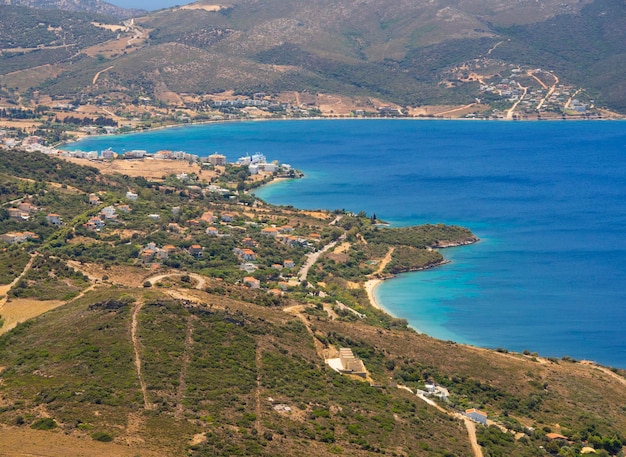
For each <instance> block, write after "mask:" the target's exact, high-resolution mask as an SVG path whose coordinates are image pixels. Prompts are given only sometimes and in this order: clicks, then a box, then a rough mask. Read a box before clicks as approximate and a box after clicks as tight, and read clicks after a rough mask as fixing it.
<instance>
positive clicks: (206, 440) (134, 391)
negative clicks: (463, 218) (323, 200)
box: [0, 151, 626, 457]
mask: <svg viewBox="0 0 626 457" xmlns="http://www.w3.org/2000/svg"><path fill="white" fill-rule="evenodd" d="M122 160H123V159H116V160H114V162H115V161H122ZM157 160H158V159H155V158H150V159H147V158H144V159H133V160H124V162H127V163H132V164H133V170H137V169H141V166H142V164H143V163H147V162H149V161H157ZM213 160H214V163H210V162H209V163H202V164H200V163H194V164H189V163H188V160H187V159H185V160H182V161H181V166H184V167H186V168H185V171H184V172H183V171H182V170H181V169H179V170H178V171H177V173H176V174H166V175H163V176H161V177H157V176H147V177H143V176H128V175H123V174H120V173H116V172H115V170H119V169H120V168H119V167H113V166H112V164H111V163H110V162H106V161H104V162H97V161H95V162H94V161H86V160H85V161H83V163H84V164H93V165H95V166H85V165H78V164H76V163H70V162H67V161H62V160H59V159H56V158H51V157H48V156H44V155H41V154H36V153H23V152H17V151H12V152H0V165H1V166H0V177H1V178H2V179H1V182H2V183H3V184H2V193H1V195H2V200H1V202H0V203H1V204H2V207H1V209H0V233H1V234H2V240H3V242H2V243H1V244H0V265H2V268H0V271H1V272H2V275H0V284H3V285H4V286H2V294H3V298H2V299H1V301H0V316H1V318H0V322H1V326H0V332H2V333H4V334H3V336H0V360H1V361H2V363H1V365H2V366H1V367H0V381H1V382H0V424H2V425H1V426H0V444H2V446H3V452H4V453H6V454H7V455H23V454H25V453H28V454H41V453H43V452H46V453H48V454H50V455H68V454H71V455H105V454H106V455H111V454H115V455H129V456H134V455H146V456H158V455H163V456H165V455H182V454H188V455H192V456H194V455H197V456H201V455H207V456H208V455H211V456H213V455H237V454H239V455H264V456H270V455H301V454H302V450H303V449H306V450H307V453H309V454H311V455H315V456H317V455H320V456H321V455H337V454H345V455H357V456H358V455H362V456H365V455H375V454H382V453H385V454H388V455H400V456H409V455H434V456H453V455H456V456H467V455H474V456H476V457H478V456H480V455H515V456H536V455H545V453H546V452H548V453H550V454H553V455H556V454H557V453H559V452H560V453H561V455H579V454H580V452H581V450H582V449H583V448H585V447H588V448H593V449H594V450H595V452H596V454H598V455H618V454H619V453H620V452H622V451H621V448H622V443H623V441H624V439H625V437H624V436H623V430H624V429H626V422H625V419H624V418H625V417H626V416H625V415H624V412H625V411H626V389H624V385H625V384H626V377H624V376H625V375H626V373H625V372H624V371H623V370H616V369H610V368H608V367H602V366H598V365H596V364H594V363H592V362H579V361H576V360H573V359H571V358H569V357H564V358H563V359H555V358H551V359H545V358H542V357H540V356H539V355H537V354H531V353H528V352H527V351H526V352H525V353H522V354H518V353H510V352H508V351H507V350H505V349H498V350H497V351H491V350H486V349H479V348H474V347H469V346H465V345H459V344H455V343H452V342H445V341H438V340H435V339H433V338H430V337H428V336H426V335H421V334H418V333H416V332H414V331H413V330H411V329H409V328H408V327H407V324H406V321H404V320H403V319H394V318H392V317H391V316H389V315H387V314H385V313H383V312H382V311H380V310H378V309H376V308H374V307H372V306H371V303H370V302H369V300H368V297H367V294H366V292H365V290H364V288H363V287H364V284H365V283H366V282H367V281H369V280H372V279H375V278H379V277H385V276H387V275H390V274H394V273H396V272H401V271H407V270H416V269H421V268H428V267H432V266H436V265H437V264H439V263H441V262H442V261H444V257H443V254H445V249H440V247H442V246H449V245H455V244H465V243H471V242H474V241H476V238H475V237H474V235H473V234H472V233H471V232H470V231H469V230H467V229H464V228H461V227H454V226H443V225H425V226H418V227H407V228H402V229H393V228H387V227H382V226H381V225H380V224H379V223H378V222H379V221H378V220H377V219H376V217H375V216H373V215H372V216H368V215H367V214H366V213H365V212H362V213H359V214H350V213H345V212H342V211H337V212H305V211H299V210H297V209H295V208H291V207H289V208H285V207H274V206H271V205H267V204H265V203H264V202H262V201H259V200H257V199H255V198H253V197H251V196H250V195H248V194H247V193H245V192H244V190H245V189H246V188H250V187H253V186H255V185H258V184H259V183H262V182H266V181H265V180H264V179H265V178H267V179H273V174H272V172H269V173H268V172H263V173H267V174H266V175H263V174H262V176H261V178H263V179H260V180H259V179H255V178H254V176H252V175H250V174H248V173H245V171H246V170H247V169H246V168H245V167H242V166H236V165H234V164H221V159H220V157H213ZM169 162H172V159H167V160H164V164H165V163H169ZM218 162H219V163H218ZM182 164H184V165H182ZM168 166H169V165H168ZM170 167H171V169H172V170H173V169H175V167H174V166H170ZM163 168H165V167H163ZM17 232H19V233H21V236H17V235H15V233H17ZM9 234H14V235H11V236H10V237H9V236H8V235H9ZM46 311H47V312H46ZM340 348H349V349H351V350H352V352H353V354H354V355H355V356H356V357H357V358H358V359H360V360H361V361H362V362H363V364H364V371H363V370H361V369H360V368H358V369H355V370H352V369H350V370H348V369H345V370H343V371H344V373H342V374H341V373H338V372H336V371H334V370H333V369H332V368H331V367H330V366H329V365H328V364H327V363H326V362H327V360H328V359H336V358H337V357H338V356H339V349H340ZM351 371H353V373H351ZM416 393H419V395H416ZM469 409H478V410H479V411H483V412H484V413H485V414H486V415H487V419H488V423H487V425H486V426H485V425H481V424H475V423H474V422H472V421H470V420H469V418H468V416H465V415H464V412H465V411H466V410H469ZM471 414H473V413H471ZM544 449H545V450H544Z"/></svg>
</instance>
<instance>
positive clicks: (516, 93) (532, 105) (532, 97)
mask: <svg viewBox="0 0 626 457" xmlns="http://www.w3.org/2000/svg"><path fill="white" fill-rule="evenodd" d="M540 71H541V70H539V69H537V70H535V72H536V73H537V72H540ZM522 72H523V71H522V70H521V69H519V68H516V69H513V70H512V72H511V76H510V77H509V78H502V79H501V80H500V81H499V82H498V83H493V84H481V85H480V90H481V91H483V92H491V93H494V94H498V95H500V96H501V97H506V98H507V99H508V100H509V101H511V102H515V101H518V100H520V98H521V97H522V96H523V94H524V89H523V88H522V86H521V85H520V84H519V82H518V81H517V80H516V78H519V76H520V74H521V73H522ZM547 91H548V89H545V88H537V89H532V90H529V91H528V93H527V94H526V95H525V96H524V97H523V100H521V101H520V107H522V108H526V109H527V110H530V109H537V108H541V111H544V110H547V109H549V108H550V107H553V108H554V109H555V110H556V111H558V110H562V111H564V112H565V111H569V112H573V113H576V114H585V113H586V112H587V111H588V109H589V108H590V107H592V105H593V103H594V102H593V100H591V101H590V102H589V103H584V102H582V101H581V100H579V99H577V98H575V97H574V96H575V95H576V94H575V93H574V89H573V88H572V87H571V86H566V85H562V84H558V85H557V86H556V87H555V88H554V90H552V92H551V93H550V96H549V97H548V98H547V99H546V100H545V101H544V97H545V94H546V92H547ZM542 101H543V103H542Z"/></svg>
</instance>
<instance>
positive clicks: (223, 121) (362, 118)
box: [52, 115, 626, 149]
mask: <svg viewBox="0 0 626 457" xmlns="http://www.w3.org/2000/svg"><path fill="white" fill-rule="evenodd" d="M284 121H289V122H291V121H301V122H306V121H446V122H454V121H462V122H466V121H467V122H470V121H471V122H572V121H574V122H579V121H585V122H603V121H616V122H620V121H626V115H625V116H622V117H619V118H604V117H603V118H600V119H556V118H555V119H477V118H464V117H418V116H410V117H409V116H397V117H368V116H359V117H347V116H344V117H324V116H315V117H282V118H250V119H219V120H203V121H198V122H187V123H180V124H170V125H160V126H158V127H150V128H147V129H135V130H131V131H130V132H124V133H114V134H104V135H84V136H82V137H81V138H72V139H69V140H66V141H63V142H61V143H58V144H56V145H53V146H52V147H55V148H57V149H62V146H64V145H68V144H73V143H78V142H80V141H82V140H85V139H90V138H106V137H110V136H111V137H113V136H124V135H134V134H140V133H149V132H156V131H159V130H165V129H172V128H180V127H191V126H196V125H211V124H228V123H237V122H284Z"/></svg>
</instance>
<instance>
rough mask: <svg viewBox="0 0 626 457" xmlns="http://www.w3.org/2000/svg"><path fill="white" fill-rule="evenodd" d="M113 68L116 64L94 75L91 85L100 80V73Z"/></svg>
mask: <svg viewBox="0 0 626 457" xmlns="http://www.w3.org/2000/svg"><path fill="white" fill-rule="evenodd" d="M112 68H115V65H111V66H110V67H107V68H105V69H104V70H100V71H99V72H98V73H96V74H95V75H94V77H93V81H91V85H92V86H93V85H95V84H96V83H97V82H98V78H99V77H100V75H101V74H102V73H104V72H105V71H109V70H111V69H112Z"/></svg>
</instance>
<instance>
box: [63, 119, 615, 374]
mask: <svg viewBox="0 0 626 457" xmlns="http://www.w3.org/2000/svg"><path fill="white" fill-rule="evenodd" d="M70 147H71V148H73V149H83V150H90V149H99V150H102V149H105V148H107V147H112V148H113V149H114V150H115V151H117V152H122V151H123V150H130V149H146V150H148V151H150V152H155V151H156V150H158V149H174V150H179V149H180V150H185V151H187V152H190V153H194V154H199V155H201V156H206V155H209V154H211V153H213V152H216V151H217V152H220V153H222V154H225V155H227V157H228V159H229V161H234V160H236V159H237V158H238V157H239V156H241V155H245V153H247V152H248V153H250V154H252V153H255V152H257V151H258V152H262V153H263V154H265V155H266V156H267V158H268V160H274V159H276V160H279V161H281V162H286V163H290V164H291V165H293V166H294V167H295V168H298V169H300V170H302V171H304V172H305V174H306V176H305V178H303V179H301V180H294V181H285V182H280V183H276V184H272V185H269V186H266V187H264V188H262V189H259V190H257V192H256V194H257V195H258V196H260V197H261V198H263V199H265V200H267V201H268V202H271V203H275V204H285V205H293V206H296V207H299V208H307V209H316V208H326V209H335V208H339V209H347V210H352V211H360V210H364V211H367V213H368V214H372V213H375V214H376V215H377V216H378V217H379V218H381V219H384V220H387V221H389V222H391V223H392V224H395V225H408V224H417V223H425V222H433V223H435V222H443V223H447V224H459V225H463V226H466V227H468V228H470V229H471V230H472V231H474V233H475V234H476V235H477V236H479V237H480V238H481V242H480V243H478V244H476V245H473V246H465V247H460V248H451V249H447V250H444V251H443V254H444V256H445V257H446V258H448V259H450V260H452V263H450V264H447V265H444V266H442V267H439V268H436V269H433V270H428V271H424V272H417V273H410V274H406V275H400V276H398V277H397V278H394V279H392V280H390V281H386V282H385V283H383V284H382V285H381V286H380V287H378V288H377V290H376V295H377V297H378V299H379V301H380V302H381V303H382V304H383V306H384V307H385V308H386V309H387V310H389V311H390V312H391V313H392V314H394V315H395V316H398V317H404V318H407V319H408V320H409V322H410V323H411V325H412V326H413V327H415V328H416V329H418V330H420V331H423V332H426V333H428V334H429V335H432V336H434V337H437V338H442V339H451V340H454V341H458V342H463V343H470V344H476V345H481V346H486V347H492V348H496V347H503V348H507V349H510V350H517V351H521V350H524V349H528V350H530V351H533V352H534V351H537V352H539V353H540V354H541V355H546V356H556V357H561V356H564V355H569V356H571V357H574V358H577V359H592V360H595V361H598V362H600V363H603V364H608V365H613V366H618V367H626V339H625V338H624V328H625V327H626V291H625V289H626V288H625V287H624V284H626V267H625V266H624V265H626V238H625V237H624V233H625V229H626V123H624V122H608V121H606V122H486V121H423V122H420V121H411V120H360V121H352V120H341V121H306V122H290V121H283V122H281V121H276V122H245V123H225V124H213V125H198V126H188V127H184V128H174V129H166V130H159V131H154V132H147V133H141V134H132V135H123V136H115V137H97V138H88V139H86V140H83V141H81V142H79V143H75V144H72V145H71V146H70Z"/></svg>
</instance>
